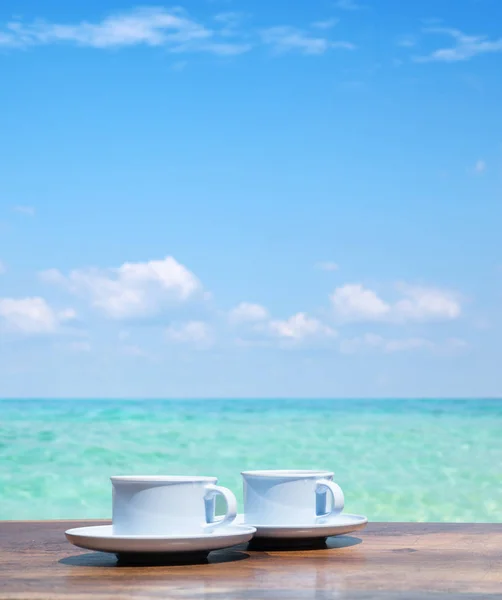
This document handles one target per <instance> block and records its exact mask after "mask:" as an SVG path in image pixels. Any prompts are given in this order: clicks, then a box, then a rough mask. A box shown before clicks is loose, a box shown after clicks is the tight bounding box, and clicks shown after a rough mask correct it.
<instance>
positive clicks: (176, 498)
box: [110, 476, 237, 535]
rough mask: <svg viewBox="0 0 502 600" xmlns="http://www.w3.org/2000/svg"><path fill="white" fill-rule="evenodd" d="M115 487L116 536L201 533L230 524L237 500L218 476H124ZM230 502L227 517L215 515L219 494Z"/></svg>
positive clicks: (112, 478)
mask: <svg viewBox="0 0 502 600" xmlns="http://www.w3.org/2000/svg"><path fill="white" fill-rule="evenodd" d="M110 479H111V482H112V486H113V515H112V522H113V533H114V534H115V535H197V534H202V533H210V532H211V531H212V530H213V529H214V528H215V527H221V526H223V525H228V524H230V523H231V522H232V521H233V520H234V519H235V515H236V512H237V501H236V499H235V496H234V494H233V493H232V492H231V491H230V490H229V489H227V488H225V487H221V486H219V485H216V481H217V478H216V477H199V476H193V477H191V476H182V477H177V476H162V477H155V476H146V477H137V476H120V477H111V478H110ZM218 494H220V495H222V496H223V498H224V499H225V501H226V504H227V511H226V514H225V515H224V516H223V517H215V516H214V507H215V497H216V495H218Z"/></svg>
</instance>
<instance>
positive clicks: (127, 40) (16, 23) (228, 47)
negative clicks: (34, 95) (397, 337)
mask: <svg viewBox="0 0 502 600" xmlns="http://www.w3.org/2000/svg"><path fill="white" fill-rule="evenodd" d="M217 33H218V32H216V31H214V30H212V29H209V28H207V27H205V26H204V25H202V24H200V23H197V22H196V21H194V20H193V19H191V18H189V17H188V16H187V15H186V13H185V12H184V11H182V10H180V9H172V10H171V11H168V10H166V9H165V8H163V7H160V6H158V7H139V8H135V9H133V10H130V11H125V12H120V13H115V14H112V15H109V16H107V17H106V18H104V19H103V20H102V21H98V22H95V23H91V22H88V21H81V22H79V23H73V24H64V23H49V22H47V21H43V20H37V21H33V22H30V23H25V22H23V21H21V20H13V21H10V22H9V23H7V25H6V26H5V28H4V30H3V31H0V46H6V47H11V48H25V47H29V46H39V45H48V44H62V43H67V44H74V45H76V46H82V47H91V48H121V47H128V46H137V45H145V46H153V47H155V46H162V47H165V48H167V49H168V50H170V51H172V52H209V53H213V54H224V55H228V54H239V53H241V52H247V51H248V50H249V49H250V46H249V45H248V44H227V43H220V42H219V41H218V39H217Z"/></svg>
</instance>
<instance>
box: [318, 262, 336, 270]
mask: <svg viewBox="0 0 502 600" xmlns="http://www.w3.org/2000/svg"><path fill="white" fill-rule="evenodd" d="M316 269H320V270H321V271H338V269H339V266H338V265H337V263H335V262H331V261H326V262H320V263H317V264H316Z"/></svg>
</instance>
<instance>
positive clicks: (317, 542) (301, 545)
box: [248, 535, 362, 552]
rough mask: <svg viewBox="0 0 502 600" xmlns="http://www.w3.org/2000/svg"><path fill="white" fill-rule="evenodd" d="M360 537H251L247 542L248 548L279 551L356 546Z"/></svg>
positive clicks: (334, 548) (359, 541)
mask: <svg viewBox="0 0 502 600" xmlns="http://www.w3.org/2000/svg"><path fill="white" fill-rule="evenodd" d="M361 543H362V539H361V538H358V537H355V536H350V535H338V536H335V537H328V538H324V537H321V538H299V539H298V538H297V539H295V538H291V539H271V538H259V537H258V538H257V537H255V538H253V539H252V540H251V541H250V542H249V544H248V550H252V551H261V550H280V551H281V552H295V551H299V550H336V549H341V548H348V547H350V546H357V545H358V544H361Z"/></svg>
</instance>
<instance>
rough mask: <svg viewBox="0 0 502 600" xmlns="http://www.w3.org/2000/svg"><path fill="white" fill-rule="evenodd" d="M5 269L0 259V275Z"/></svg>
mask: <svg viewBox="0 0 502 600" xmlns="http://www.w3.org/2000/svg"><path fill="white" fill-rule="evenodd" d="M6 271H7V267H6V266H5V263H3V262H2V261H1V260H0V275H3V274H4V273H5V272H6Z"/></svg>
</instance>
